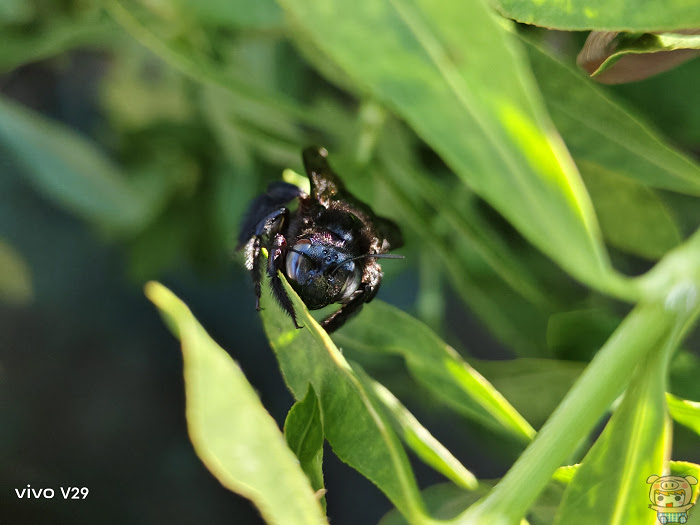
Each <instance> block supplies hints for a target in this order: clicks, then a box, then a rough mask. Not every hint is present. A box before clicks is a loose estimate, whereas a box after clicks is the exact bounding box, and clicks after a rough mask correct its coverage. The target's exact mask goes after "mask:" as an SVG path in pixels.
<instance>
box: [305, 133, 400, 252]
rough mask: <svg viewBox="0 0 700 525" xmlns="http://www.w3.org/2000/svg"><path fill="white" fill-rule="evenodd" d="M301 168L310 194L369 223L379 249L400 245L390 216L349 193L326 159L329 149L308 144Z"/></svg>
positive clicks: (398, 236) (396, 227)
mask: <svg viewBox="0 0 700 525" xmlns="http://www.w3.org/2000/svg"><path fill="white" fill-rule="evenodd" d="M302 158H303V160H304V169H306V174H307V175H308V177H309V181H310V182H311V197H312V198H314V199H315V200H317V201H318V202H320V203H321V204H322V205H323V206H325V207H326V208H328V207H329V205H330V204H331V203H332V202H335V203H337V204H334V205H333V207H338V208H344V209H346V210H347V211H349V212H352V213H354V214H355V215H357V216H359V217H360V218H361V219H363V221H364V222H365V223H366V224H368V225H369V226H371V228H372V229H373V230H374V233H375V235H376V237H378V239H379V241H380V244H381V245H382V252H387V251H389V250H395V249H397V248H400V247H401V246H403V236H402V235H401V230H400V229H399V227H398V226H397V225H396V223H395V222H394V221H392V220H389V219H385V218H384V217H379V216H378V215H376V214H375V213H374V212H373V211H372V208H370V207H369V206H368V205H367V204H365V203H364V202H362V201H361V200H359V199H357V198H356V197H355V196H354V195H352V194H351V193H350V192H349V191H348V190H347V189H345V185H344V184H343V182H342V181H341V180H340V178H339V177H338V176H337V175H336V174H335V172H334V171H333V169H332V168H331V167H330V164H329V163H328V151H327V150H326V149H325V148H322V147H318V146H309V147H308V148H305V149H304V151H303V152H302Z"/></svg>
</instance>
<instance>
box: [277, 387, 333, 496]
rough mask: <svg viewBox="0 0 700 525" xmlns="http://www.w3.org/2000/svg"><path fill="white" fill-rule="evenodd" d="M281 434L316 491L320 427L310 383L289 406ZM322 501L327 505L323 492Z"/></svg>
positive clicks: (320, 459) (319, 487) (320, 478)
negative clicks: (300, 397) (301, 394)
mask: <svg viewBox="0 0 700 525" xmlns="http://www.w3.org/2000/svg"><path fill="white" fill-rule="evenodd" d="M284 438H285V439H286V440H287V445H289V448H290V449H292V452H294V454H295V455H296V457H297V458H299V464H300V465H301V469H302V470H303V471H304V473H305V474H306V477H307V478H309V481H310V482H311V488H312V489H314V490H315V491H316V493H317V494H318V493H319V492H318V491H319V490H322V489H323V428H322V425H321V412H320V411H319V408H318V399H317V398H316V392H314V389H313V387H312V386H311V385H309V391H308V392H307V393H306V397H305V398H304V399H303V400H301V401H297V402H296V403H294V406H292V408H291V409H290V410H289V413H288V414H287V419H285V421H284ZM321 505H322V506H323V508H324V509H325V508H326V498H325V496H323V497H321Z"/></svg>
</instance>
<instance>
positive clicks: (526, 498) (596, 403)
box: [461, 304, 676, 523]
mask: <svg viewBox="0 0 700 525" xmlns="http://www.w3.org/2000/svg"><path fill="white" fill-rule="evenodd" d="M675 321H676V314H675V313H674V312H673V311H669V310H667V309H666V308H665V307H664V306H663V305H660V304H642V305H640V306H637V307H636V308H635V309H634V310H632V312H630V314H629V315H628V316H627V318H626V319H625V320H624V321H623V322H622V323H621V324H620V326H619V327H618V328H617V330H616V331H615V333H613V335H612V336H611V337H610V339H608V341H607V342H606V343H605V345H604V346H603V347H602V348H601V349H600V351H599V352H598V353H597V354H596V355H595V357H594V358H593V360H592V361H591V363H590V364H589V365H588V366H587V367H586V369H585V370H584V371H583V373H582V374H581V376H580V377H579V378H578V380H577V381H576V383H575V384H574V386H573V387H572V388H571V390H570V391H569V392H568V393H567V395H566V397H565V398H564V399H563V400H562V402H561V403H560V404H559V406H558V407H557V409H556V410H555V411H554V413H553V414H552V415H551V416H550V418H549V419H548V420H547V422H546V423H545V425H544V426H543V427H542V428H541V429H540V430H539V432H538V433H537V436H536V437H535V439H534V440H533V442H532V443H531V444H530V445H529V446H528V448H527V449H525V451H524V452H523V453H522V454H521V455H520V457H519V458H518V459H517V461H516V462H515V464H514V465H513V466H512V467H511V468H510V470H509V471H508V472H507V473H506V474H505V476H503V478H502V479H501V480H500V481H499V482H498V483H497V484H496V486H495V487H494V488H493V490H492V491H491V492H490V493H489V494H488V496H487V497H486V498H484V499H482V500H480V501H479V502H478V503H476V504H475V505H473V506H472V507H470V508H469V509H468V510H467V511H466V512H465V513H464V515H462V516H461V519H462V520H463V523H500V522H503V523H512V522H515V521H516V520H518V519H520V518H522V516H524V515H525V514H526V513H527V509H529V508H530V506H531V505H532V504H533V503H534V502H535V501H536V500H537V497H538V495H539V494H540V492H541V491H542V490H544V488H545V487H546V486H547V484H548V483H549V482H550V480H551V478H552V475H553V474H554V472H555V471H556V470H557V468H559V467H560V466H561V465H562V463H563V462H565V461H566V460H567V458H568V457H570V455H571V454H572V453H573V452H574V450H575V449H576V447H577V446H578V444H579V443H580V441H581V439H582V438H583V437H585V436H586V435H588V434H589V433H590V432H591V431H592V430H593V429H594V427H595V425H596V423H597V422H598V421H599V420H600V418H601V417H602V416H603V415H604V414H605V413H606V412H607V411H608V410H609V408H610V405H611V404H612V402H613V401H614V400H615V399H616V398H617V397H618V396H619V395H620V394H621V393H622V392H623V391H624V388H625V386H627V384H628V383H629V381H630V371H631V370H633V369H634V367H635V366H636V365H637V364H638V363H639V361H640V359H641V358H643V357H644V356H646V355H647V354H649V353H650V352H651V351H652V349H653V350H658V348H659V346H660V345H661V346H664V345H665V343H666V342H667V340H668V339H669V337H670V333H671V332H672V328H673V326H674V325H675Z"/></svg>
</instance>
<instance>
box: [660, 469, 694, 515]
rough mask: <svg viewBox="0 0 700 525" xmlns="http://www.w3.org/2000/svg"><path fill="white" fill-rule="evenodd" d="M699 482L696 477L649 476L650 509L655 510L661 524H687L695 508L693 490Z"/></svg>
mask: <svg viewBox="0 0 700 525" xmlns="http://www.w3.org/2000/svg"><path fill="white" fill-rule="evenodd" d="M697 482H698V480H697V479H696V478H695V477H694V476H661V477H659V476H656V475H653V476H649V477H648V478H647V483H651V489H649V499H650V500H651V503H652V504H651V505H649V508H650V509H654V510H655V511H656V512H657V514H656V516H657V518H658V520H659V523H685V522H687V521H688V511H689V510H690V509H691V507H692V506H693V503H691V502H690V500H691V498H692V497H693V488H692V487H691V485H695V484H696V483H697Z"/></svg>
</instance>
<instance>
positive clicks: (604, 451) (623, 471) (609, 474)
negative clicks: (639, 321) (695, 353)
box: [555, 340, 676, 525]
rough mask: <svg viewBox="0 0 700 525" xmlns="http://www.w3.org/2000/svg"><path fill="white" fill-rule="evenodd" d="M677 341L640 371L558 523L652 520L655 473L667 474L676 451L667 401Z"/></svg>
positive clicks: (652, 355) (577, 479) (580, 470)
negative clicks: (668, 374) (651, 486)
mask: <svg viewBox="0 0 700 525" xmlns="http://www.w3.org/2000/svg"><path fill="white" fill-rule="evenodd" d="M675 342H676V341H673V340H672V341H671V342H670V343H669V344H667V345H665V347H664V348H662V349H658V350H657V351H655V352H650V353H649V354H648V355H647V357H646V358H645V359H643V360H642V361H641V362H640V363H639V365H638V366H637V368H636V370H635V373H634V377H633V379H632V381H631V382H630V385H629V387H628V388H627V391H626V392H625V395H624V399H623V401H622V403H621V404H620V406H619V407H618V408H617V410H615V413H614V414H613V416H612V418H611V419H610V421H609V422H608V424H607V425H606V427H605V430H604V431H603V433H602V434H601V436H600V437H599V438H598V440H597V441H596V443H595V444H594V445H593V447H592V448H591V450H590V451H589V452H588V454H587V455H586V457H585V458H584V460H583V462H582V464H581V466H580V467H579V468H578V469H577V471H576V474H575V475H574V478H573V480H572V481H571V483H570V484H569V486H568V488H567V490H566V492H565V493H564V499H563V501H562V504H561V506H560V508H559V511H558V513H557V518H556V521H555V523H561V524H579V523H580V524H584V523H592V522H594V521H603V522H605V523H609V524H611V525H618V524H619V525H622V524H627V523H644V522H645V521H649V520H650V517H651V516H650V512H649V509H648V508H647V506H646V504H645V505H641V504H640V503H641V502H646V500H647V495H648V493H649V488H648V486H647V483H646V479H647V477H649V476H650V475H651V474H654V473H657V472H661V471H662V469H663V466H664V463H665V461H667V460H668V454H669V452H670V446H671V433H670V430H671V429H670V422H669V421H668V415H667V412H666V402H665V399H664V391H665V387H666V385H665V379H666V372H667V366H668V362H667V361H668V358H669V354H670V353H671V352H672V351H673V350H674V349H675V348H673V347H672V346H671V345H672V343H675Z"/></svg>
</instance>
